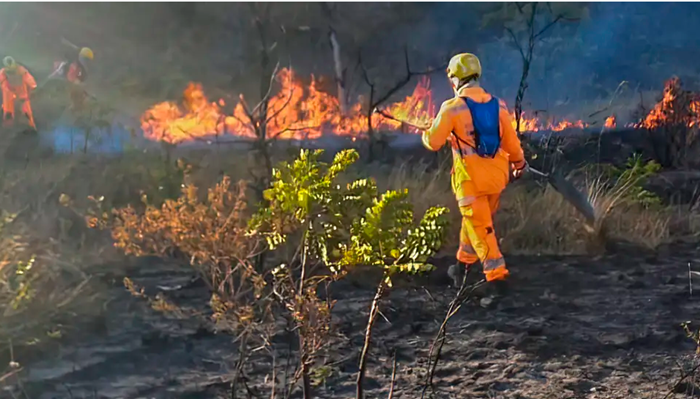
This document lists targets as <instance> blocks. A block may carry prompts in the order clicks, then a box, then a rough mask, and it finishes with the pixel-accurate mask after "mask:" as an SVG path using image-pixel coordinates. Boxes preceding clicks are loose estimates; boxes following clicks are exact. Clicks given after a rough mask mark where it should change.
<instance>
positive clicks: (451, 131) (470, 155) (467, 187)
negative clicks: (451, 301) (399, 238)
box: [422, 53, 527, 286]
mask: <svg viewBox="0 0 700 399" xmlns="http://www.w3.org/2000/svg"><path fill="white" fill-rule="evenodd" d="M480 76H481V64H480V62H479V59H478V58H477V57H476V56H475V55H473V54H467V53H465V54H458V55H456V56H454V57H452V59H451V60H450V63H449V66H448V68H447V77H448V79H449V80H450V83H451V85H452V89H453V91H454V93H455V97H454V98H451V99H449V100H447V101H445V102H444V103H443V104H442V106H441V107H440V111H439V113H438V115H437V117H436V118H435V120H434V121H433V124H432V126H431V127H430V128H429V129H428V130H426V131H425V132H424V133H423V137H422V139H423V145H424V146H425V147H426V148H428V149H429V150H431V151H438V150H439V149H440V148H441V147H442V146H443V145H445V143H447V142H449V143H450V145H451V147H452V157H453V164H452V166H453V167H452V176H451V180H452V190H453V192H454V193H455V196H456V198H457V202H458V204H459V209H460V213H461V216H462V226H461V231H460V244H459V250H458V251H457V264H456V265H454V266H451V267H450V269H449V270H448V274H449V275H450V277H452V279H453V282H454V284H455V285H456V286H459V285H460V284H461V283H462V278H463V276H464V273H465V272H468V271H469V270H470V269H471V266H472V265H474V264H475V263H477V262H478V261H481V264H482V267H483V273H484V275H485V277H486V281H488V282H496V281H504V280H505V279H506V277H507V276H508V274H509V272H508V269H507V268H506V262H505V259H504V258H503V255H502V254H501V251H500V249H499V248H498V239H497V238H496V233H495V231H494V226H493V214H494V213H495V212H496V210H497V209H498V203H499V198H500V195H501V192H502V191H503V190H504V189H505V188H506V185H507V184H508V182H509V180H510V177H511V175H512V177H513V178H514V179H517V178H519V177H520V176H521V175H522V173H523V171H524V170H525V168H526V167H527V162H526V161H525V157H524V155H523V150H522V147H521V145H520V139H519V138H518V136H517V134H516V132H515V130H514V129H513V125H512V118H511V116H510V113H509V112H508V109H507V108H506V105H505V103H504V102H503V101H501V100H499V99H498V98H496V97H493V96H491V95H490V94H488V93H487V92H486V91H485V90H484V89H482V88H481V87H480V86H479V78H480Z"/></svg>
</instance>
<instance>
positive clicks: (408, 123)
mask: <svg viewBox="0 0 700 399" xmlns="http://www.w3.org/2000/svg"><path fill="white" fill-rule="evenodd" d="M374 112H375V113H378V114H379V115H381V116H383V117H385V118H387V119H391V120H393V121H396V122H400V123H403V124H404V125H406V126H409V127H412V128H414V129H418V130H428V129H429V127H425V126H418V125H415V124H413V123H411V122H406V121H404V120H402V119H399V118H397V117H395V116H393V115H391V114H390V113H388V112H386V111H384V110H382V109H379V108H375V109H374Z"/></svg>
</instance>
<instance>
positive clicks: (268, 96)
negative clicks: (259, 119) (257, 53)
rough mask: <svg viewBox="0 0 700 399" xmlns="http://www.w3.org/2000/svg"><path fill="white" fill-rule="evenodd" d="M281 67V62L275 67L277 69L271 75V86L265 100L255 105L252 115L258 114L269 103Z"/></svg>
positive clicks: (264, 97)
mask: <svg viewBox="0 0 700 399" xmlns="http://www.w3.org/2000/svg"><path fill="white" fill-rule="evenodd" d="M279 67H280V63H279V61H277V64H276V65H275V69H274V70H273V71H272V73H271V74H270V84H269V87H268V88H267V93H265V95H264V96H263V98H262V99H260V102H259V103H258V104H257V105H255V108H253V110H252V111H251V113H253V114H255V113H256V112H258V109H259V108H260V107H262V105H263V104H265V103H267V101H268V100H269V99H270V95H271V93H272V84H273V83H274V81H275V78H276V77H277V72H279Z"/></svg>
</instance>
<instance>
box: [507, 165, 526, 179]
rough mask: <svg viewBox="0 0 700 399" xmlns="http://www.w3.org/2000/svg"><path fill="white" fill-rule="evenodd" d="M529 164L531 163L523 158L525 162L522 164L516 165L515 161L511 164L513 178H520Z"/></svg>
mask: <svg viewBox="0 0 700 399" xmlns="http://www.w3.org/2000/svg"><path fill="white" fill-rule="evenodd" d="M528 166H529V165H528V164H527V161H525V160H523V162H522V163H521V164H520V165H516V164H514V163H513V164H511V172H510V175H511V180H512V181H516V180H518V179H520V178H521V177H522V176H523V174H524V173H525V172H526V171H527V168H528Z"/></svg>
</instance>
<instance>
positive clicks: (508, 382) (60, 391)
mask: <svg viewBox="0 0 700 399" xmlns="http://www.w3.org/2000/svg"><path fill="white" fill-rule="evenodd" d="M671 249H672V250H668V251H666V254H665V255H652V254H644V253H642V252H640V251H637V250H634V249H629V248H628V249H623V248H621V249H620V250H619V252H618V253H616V254H614V255H607V256H603V257H599V258H597V259H591V258H587V257H573V256H569V257H544V256H540V257H535V256H532V257H524V256H510V257H509V258H508V260H509V262H510V265H511V270H512V279H511V283H512V288H511V292H510V293H509V295H508V296H507V297H504V298H503V299H502V300H500V301H497V302H495V303H493V304H491V305H490V306H488V307H483V306H481V304H479V303H477V302H475V301H472V302H469V303H468V304H467V305H466V306H464V307H463V308H462V310H461V311H460V313H459V314H458V315H457V316H455V317H454V318H453V319H452V321H451V323H450V326H449V329H448V330H449V332H448V334H449V337H448V342H447V344H446V346H445V349H444V350H443V356H442V360H441V362H440V363H439V365H438V370H437V374H436V378H435V389H434V391H432V392H431V395H432V397H436V398H487V397H488V398H494V397H495V398H584V397H585V398H632V397H634V398H652V397H663V396H664V395H665V394H666V393H667V392H668V391H669V390H671V389H673V386H674V384H675V383H676V381H677V380H678V377H679V374H680V373H681V371H680V369H679V365H680V364H682V363H683V362H684V359H686V358H688V357H690V356H692V353H693V349H694V344H693V342H692V341H691V340H689V339H688V338H686V336H685V333H684V332H683V329H682V328H681V327H680V324H681V323H682V322H685V321H687V320H693V317H694V316H695V315H697V314H698V310H700V302H698V298H699V297H700V293H691V287H692V286H691V284H692V281H689V275H690V274H689V266H688V265H689V264H690V267H691V268H692V267H693V265H695V264H698V263H699V262H700V259H698V258H697V248H695V247H693V246H687V245H678V246H674V247H672V248H671ZM450 262H451V259H450V258H441V259H438V260H437V261H436V265H437V266H438V270H437V271H436V272H435V275H434V276H433V277H431V278H430V279H428V280H426V281H425V285H423V286H415V285H414V286H412V287H396V288H395V289H394V291H393V292H392V293H391V294H390V296H389V297H388V298H387V299H386V302H385V305H384V309H385V311H384V313H383V315H382V317H380V318H379V320H378V321H377V325H376V327H375V333H374V336H375V345H374V346H373V348H372V350H371V359H370V363H369V369H368V380H367V384H366V385H367V388H368V389H367V394H368V397H386V395H387V393H388V390H389V387H390V385H391V384H390V378H391V374H392V357H393V354H394V353H395V355H396V359H397V364H398V367H397V373H396V374H397V380H396V391H395V393H394V397H396V398H416V397H420V392H421V386H422V384H423V382H424V378H425V374H426V369H427V351H428V348H429V345H430V342H431V341H432V338H433V335H434V334H435V332H436V330H437V328H438V326H439V323H440V322H441V320H442V317H443V316H444V312H445V309H446V305H447V303H448V302H449V301H450V299H451V297H452V295H453V294H454V290H452V289H451V288H448V287H447V286H446V285H444V284H442V283H443V282H444V281H443V280H444V278H443V277H444V276H443V274H444V270H445V269H446V268H447V266H448V264H449V263H450ZM115 270H120V272H115ZM125 275H128V276H129V277H131V278H132V279H133V280H134V281H135V282H136V283H138V284H139V285H141V286H143V287H145V288H146V290H147V292H150V293H153V294H155V293H156V292H163V293H164V294H165V295H166V296H167V297H168V298H169V299H171V300H173V301H175V302H176V303H178V304H179V305H180V306H182V307H183V308H199V309H202V308H204V307H205V306H206V304H205V303H204V302H203V301H204V299H203V298H207V295H206V292H205V291H206V289H205V287H204V286H203V285H202V284H199V283H198V282H197V281H196V280H193V279H192V278H193V275H192V273H191V272H190V271H189V270H187V269H184V268H183V269H181V268H178V267H176V266H173V265H172V264H169V263H163V262H161V261H157V260H153V259H142V260H139V261H138V262H137V263H136V264H134V265H131V266H129V267H126V268H125V267H122V268H118V269H115V268H114V265H106V266H105V267H104V271H103V272H102V273H96V275H95V277H93V279H92V280H91V282H90V283H89V284H91V285H93V286H94V291H95V292H100V293H101V294H100V295H99V296H97V297H90V299H89V300H86V301H77V302H81V304H80V306H82V307H84V308H90V309H92V310H91V311H85V309H82V310H80V309H75V310H76V313H74V314H73V316H70V315H68V316H66V318H65V319H64V320H62V322H63V323H64V325H66V326H68V327H66V333H65V334H64V336H63V337H58V338H54V339H53V340H50V341H49V343H45V344H42V346H41V350H39V351H37V350H33V351H32V350H29V349H27V348H28V347H26V346H24V347H22V346H18V347H17V348H16V349H15V351H14V356H15V360H16V361H17V362H19V363H20V364H21V367H23V369H22V371H21V372H20V373H18V374H17V375H15V376H13V377H11V378H9V379H8V380H7V381H4V382H3V383H4V384H6V385H5V387H4V393H3V395H9V394H10V390H11V389H12V390H19V389H20V387H19V385H18V384H17V383H10V384H8V382H12V381H15V382H16V381H20V382H21V386H22V389H23V390H24V391H25V392H26V394H27V395H28V396H29V397H31V398H35V399H44V398H82V397H88V398H93V397H95V398H142V397H149V398H209V397H229V395H230V393H229V391H230V388H229V385H230V378H231V376H232V375H233V372H232V369H233V367H234V362H235V361H236V359H237V356H236V355H237V354H236V353H234V352H235V348H236V345H234V344H233V342H232V341H233V340H232V338H231V337H230V336H227V335H224V334H216V333H214V332H212V331H211V330H210V329H209V328H208V327H207V326H206V324H205V323H201V322H199V321H197V320H196V319H192V318H187V319H182V318H177V317H172V315H171V316H168V315H165V314H163V313H162V312H158V311H155V310H153V309H151V308H150V307H149V306H148V304H147V303H146V302H145V301H142V300H139V299H137V298H133V297H132V296H131V295H130V294H129V293H128V292H126V290H124V288H123V287H122V285H121V278H122V277H123V276H125ZM332 291H333V296H334V298H336V299H337V300H338V302H337V304H336V305H335V308H334V311H333V312H334V313H333V314H334V319H335V323H336V332H337V334H336V337H335V338H334V343H333V345H332V346H331V348H332V349H331V351H330V352H329V353H328V356H327V358H326V359H325V361H324V362H323V363H324V364H319V365H318V366H317V370H319V372H318V373H317V375H316V378H315V379H314V382H315V383H316V385H317V388H316V392H317V396H318V397H327V398H340V397H343V398H346V397H354V376H355V373H356V371H357V361H358V359H357V358H358V352H359V348H360V347H361V345H362V332H363V328H364V323H365V321H366V315H367V312H368V311H369V303H370V301H371V299H372V295H373V292H372V287H371V285H370V284H366V283H363V281H362V280H358V279H348V280H346V281H344V282H343V283H341V284H339V285H336V286H335V287H333V289H332ZM95 309H97V311H96V310H95ZM279 339H280V341H281V342H282V344H281V345H277V346H278V347H279V348H282V349H280V350H279V351H278V353H277V365H278V368H279V369H280V372H279V374H278V378H279V379H281V378H282V377H281V376H282V375H283V369H284V367H283V366H284V358H285V357H286V354H285V352H286V350H284V348H285V347H286V345H285V344H284V341H285V340H286V338H284V337H279ZM290 349H291V350H293V349H292V348H291V346H290ZM3 356H4V357H6V356H7V352H5V353H4V354H3ZM3 360H8V359H3ZM271 363H272V360H271V356H269V355H260V356H256V357H255V358H254V359H253V360H252V361H251V362H250V363H249V364H248V365H247V367H246V374H247V377H248V379H249V380H250V382H249V383H250V385H251V389H253V390H255V389H256V388H255V387H256V386H259V387H262V388H261V393H262V394H264V390H265V389H267V388H266V387H267V385H263V380H264V379H265V376H266V375H267V374H269V372H270V368H271ZM16 377H19V378H18V379H16ZM683 389H684V388H683V387H682V386H680V385H679V386H678V387H676V390H677V391H679V392H682V390H683ZM267 395H269V393H268V394H267ZM8 397H9V396H8Z"/></svg>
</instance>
